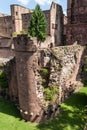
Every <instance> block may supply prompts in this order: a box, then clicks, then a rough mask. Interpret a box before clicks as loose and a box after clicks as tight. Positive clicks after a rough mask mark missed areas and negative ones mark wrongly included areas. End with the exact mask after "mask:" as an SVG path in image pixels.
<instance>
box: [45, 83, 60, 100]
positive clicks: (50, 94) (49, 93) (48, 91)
mask: <svg viewBox="0 0 87 130" xmlns="http://www.w3.org/2000/svg"><path fill="white" fill-rule="evenodd" d="M57 93H58V88H57V87H56V86H54V85H52V86H51V87H50V88H44V95H45V100H49V101H51V100H53V99H54V96H55V94H57Z"/></svg>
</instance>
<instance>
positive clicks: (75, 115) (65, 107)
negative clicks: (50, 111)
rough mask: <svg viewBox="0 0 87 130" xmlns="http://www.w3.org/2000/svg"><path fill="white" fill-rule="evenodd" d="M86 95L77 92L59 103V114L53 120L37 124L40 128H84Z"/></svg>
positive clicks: (76, 129) (49, 129) (52, 129)
mask: <svg viewBox="0 0 87 130" xmlns="http://www.w3.org/2000/svg"><path fill="white" fill-rule="evenodd" d="M86 105H87V95H86V94H84V93H80V92H79V93H77V94H74V95H72V96H71V97H70V98H69V99H68V100H66V101H65V102H64V103H63V104H62V105H61V110H60V114H59V115H58V116H57V117H56V118H55V119H53V120H51V121H48V122H46V123H41V124H39V125H38V128H39V129H40V130H84V125H85V123H86V121H87V120H86V118H85V112H84V107H85V106H86Z"/></svg>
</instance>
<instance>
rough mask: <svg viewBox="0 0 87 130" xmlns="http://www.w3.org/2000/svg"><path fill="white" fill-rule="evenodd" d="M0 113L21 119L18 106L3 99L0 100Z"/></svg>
mask: <svg viewBox="0 0 87 130" xmlns="http://www.w3.org/2000/svg"><path fill="white" fill-rule="evenodd" d="M0 113H4V114H7V115H11V116H14V117H18V118H20V114H19V111H18V110H17V108H16V106H15V105H14V104H13V103H11V102H10V101H5V100H3V99H0Z"/></svg>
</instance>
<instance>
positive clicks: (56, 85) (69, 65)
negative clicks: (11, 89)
mask: <svg viewBox="0 0 87 130" xmlns="http://www.w3.org/2000/svg"><path fill="white" fill-rule="evenodd" d="M14 45H15V52H16V53H15V54H16V71H17V81H18V94H19V95H18V98H19V106H20V112H21V115H22V117H23V118H24V119H25V120H28V121H32V122H40V121H46V120H48V119H52V118H53V117H54V116H56V115H57V114H58V112H59V107H60V104H61V102H63V101H64V100H65V99H66V98H68V97H69V96H70V95H71V94H72V93H74V92H75V91H78V90H79V89H80V88H81V87H82V84H81V83H80V81H79V78H77V75H78V73H79V67H80V62H81V57H82V53H83V50H84V47H82V46H78V45H73V46H61V47H55V48H51V49H50V48H45V49H40V48H38V47H37V44H36V43H34V41H32V40H31V39H30V38H28V37H27V35H22V36H20V35H19V36H18V37H17V38H14ZM77 79H78V81H77Z"/></svg>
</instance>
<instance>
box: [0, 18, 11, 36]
mask: <svg viewBox="0 0 87 130" xmlns="http://www.w3.org/2000/svg"><path fill="white" fill-rule="evenodd" d="M12 32H13V23H12V17H11V16H2V17H0V33H2V34H4V35H6V36H12Z"/></svg>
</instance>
